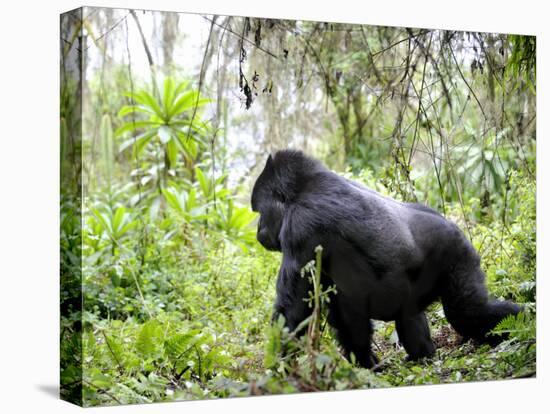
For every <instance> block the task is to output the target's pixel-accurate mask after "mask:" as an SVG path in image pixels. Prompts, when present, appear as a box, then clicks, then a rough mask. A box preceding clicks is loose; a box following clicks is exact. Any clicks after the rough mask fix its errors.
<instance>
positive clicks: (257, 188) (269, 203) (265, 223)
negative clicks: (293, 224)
mask: <svg viewBox="0 0 550 414" xmlns="http://www.w3.org/2000/svg"><path fill="white" fill-rule="evenodd" d="M279 187H280V185H279V180H278V177H277V173H276V171H275V162H274V161H273V158H272V157H271V155H270V156H269V157H268V158H267V162H266V163H265V167H264V170H263V171H262V173H261V174H260V176H259V177H258V179H257V180H256V183H255V184H254V189H253V190H252V210H253V211H257V212H258V213H260V219H259V221H258V233H257V238H258V241H259V242H260V243H261V245H262V246H264V247H265V248H266V249H267V250H274V251H281V241H280V238H279V233H280V232H281V226H282V224H283V216H284V212H285V198H284V196H283V193H282V191H281V188H279Z"/></svg>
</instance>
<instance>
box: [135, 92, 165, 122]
mask: <svg viewBox="0 0 550 414" xmlns="http://www.w3.org/2000/svg"><path fill="white" fill-rule="evenodd" d="M131 97H132V98H133V99H134V100H135V101H136V102H138V103H140V104H142V105H143V106H145V107H147V108H150V109H151V110H152V111H153V112H154V113H155V114H156V115H157V116H158V117H159V118H161V119H165V115H166V114H165V113H164V112H163V111H162V109H161V107H160V106H159V103H158V102H157V101H156V99H155V98H153V96H151V94H150V93H149V92H147V91H145V90H141V91H138V92H135V93H134V95H133V96H131Z"/></svg>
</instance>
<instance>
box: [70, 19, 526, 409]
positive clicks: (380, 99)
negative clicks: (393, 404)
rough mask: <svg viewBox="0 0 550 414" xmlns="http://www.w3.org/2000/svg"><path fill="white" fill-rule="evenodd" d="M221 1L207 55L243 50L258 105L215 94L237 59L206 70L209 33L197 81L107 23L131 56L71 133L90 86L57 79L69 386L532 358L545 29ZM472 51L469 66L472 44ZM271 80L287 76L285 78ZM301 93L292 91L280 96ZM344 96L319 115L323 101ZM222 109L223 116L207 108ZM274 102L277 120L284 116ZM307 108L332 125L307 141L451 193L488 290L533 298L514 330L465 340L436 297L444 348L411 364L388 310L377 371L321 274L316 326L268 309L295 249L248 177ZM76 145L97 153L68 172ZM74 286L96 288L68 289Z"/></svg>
mask: <svg viewBox="0 0 550 414" xmlns="http://www.w3.org/2000/svg"><path fill="white" fill-rule="evenodd" d="M113 13H114V12H113V11H104V12H103V13H97V14H95V15H94V17H93V18H92V17H90V21H89V22H88V26H86V30H88V34H89V35H90V36H91V37H93V33H91V31H92V30H93V28H94V27H96V26H97V27H100V26H102V25H104V24H105V21H102V20H101V19H104V20H107V21H115V22H116V21H119V20H118V19H116V18H115V17H116V16H115V15H113ZM130 16H131V17H133V18H134V20H135V22H136V24H137V25H139V19H138V17H137V15H136V14H134V13H128V14H127V15H126V16H125V20H124V23H122V29H121V30H122V35H124V34H125V35H126V36H128V33H129V32H128V24H129V22H128V21H127V20H129V19H130ZM198 17H199V18H200V16H198ZM94 19H95V20H94ZM209 19H210V17H209V18H208V19H205V22H204V24H205V25H206V26H207V27H210V36H213V37H214V39H213V40H211V39H210V36H209V37H208V43H207V44H206V46H204V47H205V48H206V50H207V52H208V49H209V47H213V46H211V45H214V44H217V45H219V46H218V47H220V48H223V49H222V50H224V51H226V57H225V58H226V59H231V58H232V56H238V60H239V66H238V74H239V77H238V78H239V86H238V89H239V91H240V93H242V94H243V100H245V101H246V102H245V104H246V105H245V106H243V107H239V104H238V103H237V105H234V106H235V108H233V109H232V110H231V111H232V112H231V111H230V110H229V109H228V107H229V106H231V105H232V103H231V101H230V100H229V99H227V98H226V97H225V95H224V93H225V92H224V91H223V89H218V90H217V93H218V96H217V97H216V96H215V94H214V93H213V92H210V93H208V94H207V93H206V92H204V91H201V87H202V84H203V83H204V82H208V81H212V82H213V83H215V80H214V79H218V88H222V86H220V84H221V85H224V84H227V82H228V81H227V79H226V77H225V76H226V75H225V73H226V72H227V73H230V74H231V73H232V70H235V68H232V67H230V66H227V67H225V68H223V67H220V66H218V67H217V68H213V69H212V70H211V71H210V72H208V70H207V69H205V67H204V66H205V61H207V59H206V58H207V57H208V56H209V59H212V55H213V53H214V52H212V51H211V50H210V52H209V53H206V52H205V59H203V60H202V64H201V70H200V72H201V73H200V75H199V77H197V78H194V77H191V76H189V75H187V74H188V73H189V72H190V69H189V68H179V69H178V68H177V67H176V68H172V69H170V70H168V72H169V73H166V74H164V75H161V74H159V73H157V71H156V70H152V72H151V75H152V76H151V79H149V80H143V79H140V78H139V76H135V75H133V74H132V69H131V68H132V67H131V55H130V47H129V46H128V43H126V45H125V46H124V41H122V42H120V41H119V42H118V43H117V42H116V41H114V44H115V46H116V47H119V48H121V49H122V50H125V49H124V48H125V47H126V48H127V50H128V56H127V59H128V62H117V61H116V59H114V58H112V59H103V60H102V65H103V66H102V69H99V70H97V71H92V72H93V73H92V76H91V77H89V80H88V81H87V82H86V87H87V89H86V95H85V96H84V97H83V106H84V107H86V108H88V110H85V112H84V116H83V118H82V119H81V122H82V137H81V142H80V141H78V139H75V136H76V135H75V133H74V131H75V130H76V129H78V128H80V122H74V117H75V114H74V113H71V112H70V108H72V107H74V105H75V104H74V97H75V96H76V95H77V92H76V91H77V85H76V84H72V83H71V82H69V81H68V80H67V81H66V82H64V85H63V87H64V93H62V102H61V104H62V114H61V115H62V128H61V130H62V137H61V139H62V155H61V157H62V160H63V162H65V163H66V164H64V167H63V165H62V170H63V172H64V173H65V174H66V177H63V178H62V180H65V181H62V182H63V183H64V186H62V188H63V190H62V211H61V215H62V220H61V225H62V229H61V251H62V263H61V271H62V275H61V277H62V313H63V317H62V332H61V355H62V372H61V377H62V378H61V380H62V383H63V385H64V386H63V390H62V392H64V393H66V395H65V397H67V398H69V399H71V398H72V399H76V400H79V399H80V398H81V399H82V401H83V403H84V404H85V405H88V406H93V405H100V404H105V405H110V404H119V403H139V402H152V401H165V400H178V399H196V398H210V397H212V398H216V397H227V396H243V395H257V394H267V393H288V392H300V391H316V390H343V389H353V388H365V387H388V386H400V385H413V384H437V383H445V382H460V381H472V380H476V381H477V380H488V379H501V378H520V377H530V376H534V375H535V366H536V344H535V314H536V309H535V299H536V285H535V274H536V220H535V211H536V197H535V194H536V193H535V190H536V180H535V175H536V168H535V136H534V134H535V131H534V126H533V125H534V122H533V119H534V112H533V110H534V107H533V105H534V97H535V86H534V85H535V66H534V65H535V63H534V62H535V59H534V56H535V50H534V42H531V40H530V39H531V38H528V37H523V36H511V37H507V36H503V35H489V34H465V33H460V32H445V31H426V33H425V34H422V33H413V32H412V31H411V30H405V29H395V28H367V27H365V28H361V27H359V26H349V25H348V26H346V25H332V24H331V25H328V24H316V23H308V22H305V23H304V22H302V23H300V24H298V23H295V22H285V21H269V20H265V19H237V18H233V20H231V18H229V19H227V20H225V21H224V22H223V23H220V22H219V20H217V19H216V18H214V19H213V20H209ZM209 21H212V22H216V21H217V22H216V24H214V23H212V24H209V23H208V22H209ZM124 25H126V31H124ZM229 25H233V26H229ZM241 26H242V27H241ZM224 27H225V29H228V27H234V29H235V30H237V29H236V28H239V33H241V31H242V35H240V36H233V37H229V35H228V37H225V38H224V33H225V32H224ZM262 28H263V29H264V31H263V32H262V31H261V29H262ZM215 29H217V30H216V31H215ZM428 33H431V34H428ZM400 36H401V37H403V39H405V40H401V41H399V39H401V37H400ZM123 38H124V36H123ZM396 38H397V40H396ZM106 39H108V37H106V38H105V39H101V40H97V41H96V42H95V45H96V47H97V52H96V53H98V54H99V55H100V56H101V55H102V56H103V57H105V54H106V53H107V54H108V53H109V44H108V43H102V42H106ZM167 39H170V37H167ZM243 39H251V40H248V42H247V43H245V42H243ZM281 39H282V40H281ZM214 40H216V41H217V42H214ZM167 42H168V41H167ZM172 42H173V40H172ZM224 42H225V43H224ZM276 42H283V46H284V47H283V46H282V47H281V48H282V49H283V50H285V51H286V54H287V55H288V56H287V57H286V58H285V59H287V66H285V67H282V66H281V65H279V63H276V64H275V63H274V65H275V67H276V69H273V68H269V67H268V66H267V63H266V61H270V59H273V58H272V57H271V56H269V54H266V53H264V52H261V51H262V50H263V49H266V50H271V49H272V46H273V45H274V44H276ZM323 42H324V43H323ZM365 42H367V43H366V44H368V46H369V47H368V48H366V47H365ZM318 43H321V44H318ZM342 45H343V46H342ZM247 46H250V47H249V48H248V47H247ZM111 47H113V48H114V46H112V45H111ZM169 47H172V48H173V47H174V46H173V44H172V45H170V43H168V44H165V45H164V48H165V49H166V48H169ZM474 48H475V52H471V53H472V54H471V56H473V59H471V60H470V62H469V64H470V67H469V68H468V67H466V63H465V59H466V58H465V56H466V55H467V52H465V50H466V49H474ZM67 50H68V49H67ZM374 50H378V52H374ZM243 51H244V53H243ZM246 51H248V52H249V53H248V54H247V52H246ZM254 51H255V53H256V55H255V54H254ZM258 51H260V52H258ZM258 53H259V54H258ZM468 53H470V52H468ZM457 55H458V56H457ZM468 56H470V55H468ZM218 59H219V57H218ZM277 62H279V61H277ZM396 62H399V66H398V68H399V70H397V71H396V70H395V66H396V65H397V63H396ZM247 65H249V66H250V69H249V70H250V71H252V72H254V74H255V75H258V74H257V73H256V71H258V72H260V71H261V70H262V68H264V67H265V68H267V69H265V70H266V73H267V72H269V76H270V78H269V81H267V82H266V86H265V89H264V90H263V92H261V91H260V92H256V93H255V94H254V90H255V89H258V91H259V90H260V89H261V87H260V86H259V85H260V81H258V79H257V78H256V76H252V75H251V74H247V72H246V71H247ZM264 65H265V66H264ZM222 66H223V65H222ZM387 66H392V67H394V69H392V70H385V69H386V67H387ZM428 66H429V67H428ZM165 67H166V68H168V67H169V65H168V64H167V62H165ZM427 67H428V68H427ZM285 68H286V69H285ZM297 68H302V69H300V70H299V71H298V70H297ZM483 68H485V69H483ZM321 69H322V70H321ZM467 70H468V71H469V72H466V71H467ZM484 70H485V72H484ZM219 72H223V74H222V75H220V73H219ZM303 72H307V73H308V74H307V76H309V78H308V79H305V77H306V75H305V74H304V73H303ZM359 72H361V73H362V74H364V73H368V77H365V76H363V75H361V74H360V73H359ZM262 75H263V74H262ZM220 76H223V80H222V81H221V82H220V81H219V77H220ZM285 79H287V82H286V83H285ZM304 79H305V81H304ZM304 82H305V83H304ZM307 82H311V83H312V85H311V86H310V87H307V86H305V85H306V83H307ZM256 83H257V84H258V86H256V85H255V84H256ZM428 83H429V85H430V87H428ZM315 85H324V86H323V87H322V88H321V89H317V92H318V93H320V94H321V95H322V97H321V99H319V97H317V96H316V95H315V94H316V92H315ZM369 85H370V86H369ZM235 88H237V86H235ZM271 88H275V89H276V88H280V89H279V90H280V91H283V92H285V93H283V94H279V95H278V94H276V93H273V94H271ZM369 88H370V89H369ZM373 88H374V89H373ZM291 90H294V91H295V92H296V94H295V95H292V94H290V95H288V94H287V93H286V92H287V91H291ZM369 90H372V92H371V93H370V94H369ZM423 91H424V92H423ZM206 95H208V99H207V98H206ZM390 95H391V97H390ZM394 95H395V96H394ZM398 95H399V98H397V96H398ZM436 95H437V97H436ZM270 96H271V99H270V98H269V97H270ZM276 96H279V97H280V98H279V100H276V99H275V97H276ZM293 99H294V100H293ZM308 100H309V101H310V102H311V105H312V106H315V109H314V110H308V109H304V112H305V114H301V115H300V114H296V118H294V119H292V118H291V114H289V113H288V108H285V109H284V110H281V108H282V106H285V105H287V106H288V107H294V108H300V105H303V102H306V101H308ZM285 102H286V103H285ZM329 102H331V106H330V109H329V110H327V113H326V115H319V113H320V112H319V111H322V108H324V107H325V105H327V107H328V104H329ZM233 104H234V103H233ZM270 105H271V107H269V106H270ZM255 106H261V107H262V111H264V112H266V113H268V115H266V116H265V117H262V116H260V119H261V120H258V119H252V118H253V117H252V115H250V113H251V112H247V109H246V108H250V111H253V110H254V109H255ZM211 107H215V108H216V109H215V116H214V117H209V115H208V114H207V110H208V108H211ZM63 108H65V110H63ZM256 109H257V108H256ZM277 111H279V112H277ZM241 112H242V113H241ZM297 112H300V111H299V110H297ZM277 113H279V114H280V117H281V119H280V120H279V121H273V117H274V116H275V114H277ZM314 113H316V114H317V116H318V117H319V118H318V120H316V121H313V122H311V123H313V124H315V129H316V130H317V131H320V134H319V135H315V138H314V139H312V142H314V144H311V143H310V144H307V145H306V147H307V149H308V150H309V151H310V152H312V153H313V154H314V155H317V156H318V157H321V158H322V159H323V160H324V161H325V162H327V163H328V164H329V165H330V166H332V167H333V168H334V169H335V170H337V171H339V172H340V173H343V174H347V175H348V176H349V177H350V178H352V179H355V180H358V181H361V182H363V183H365V184H366V185H368V186H369V187H371V188H373V189H376V190H377V191H380V192H382V193H384V194H387V195H390V196H392V197H395V198H397V199H401V200H405V201H411V200H416V201H418V202H422V203H426V204H428V205H431V206H432V207H434V208H437V209H439V210H440V211H441V212H442V213H443V214H444V215H445V216H446V217H448V218H449V219H451V220H453V221H455V222H457V223H458V224H459V226H461V227H462V229H463V230H464V231H465V233H466V234H467V236H468V237H469V238H470V239H471V241H472V242H473V244H474V246H475V247H476V249H477V250H478V251H479V253H480V255H481V257H482V268H483V270H484V271H485V272H486V274H487V282H488V285H489V289H490V291H491V293H492V294H493V295H495V296H497V297H499V298H505V299H512V300H514V301H516V302H518V303H522V304H524V306H525V312H524V313H522V314H520V315H519V316H518V317H516V318H508V319H506V320H504V321H502V322H501V323H500V324H499V326H497V328H496V329H495V332H500V333H506V334H507V335H508V337H507V339H506V340H504V341H503V342H502V343H501V344H500V345H498V346H497V347H495V348H490V347H488V346H479V345H477V344H474V343H472V342H471V341H466V342H464V341H462V340H461V338H459V337H458V336H457V334H456V333H455V332H454V331H453V330H452V329H451V328H450V326H449V325H448V323H447V322H446V320H445V318H444V315H443V311H442V308H441V306H440V305H439V304H434V305H433V306H432V307H431V308H430V309H429V312H428V316H429V320H430V324H431V327H432V331H433V337H434V341H435V342H436V344H437V347H438V350H437V354H436V356H435V357H434V358H433V359H431V360H426V361H421V362H405V352H404V350H403V349H402V347H401V346H400V344H399V343H398V338H397V335H396V333H395V331H394V326H393V324H392V323H382V322H375V335H374V344H375V348H374V351H375V353H376V354H377V356H378V357H379V359H380V364H379V366H378V367H377V369H376V370H372V371H371V370H366V369H362V368H359V367H358V366H356V365H355V364H353V363H352V362H349V361H347V360H346V359H345V358H344V357H343V356H342V355H341V353H340V351H339V349H338V346H337V343H336V341H335V340H334V338H333V333H332V332H331V330H330V328H329V327H328V326H327V325H326V321H325V315H324V312H323V304H324V301H325V300H326V299H327V295H326V292H327V290H330V289H332V287H330V286H319V285H318V283H314V286H315V287H316V289H315V291H314V292H311V298H310V300H311V306H312V307H313V308H314V309H315V312H314V317H313V318H312V319H311V320H308V321H307V322H306V323H309V324H310V326H309V330H308V335H306V336H305V337H303V338H301V339H296V338H294V337H293V334H292V333H291V332H288V331H287V330H285V329H283V328H282V326H283V325H282V321H277V322H276V323H275V324H273V325H270V323H269V322H270V318H271V312H272V303H273V300H274V286H275V279H276V275H277V271H278V266H279V262H280V257H279V254H277V253H270V252H267V251H265V250H264V249H263V248H262V247H261V246H260V245H259V244H258V243H257V242H256V240H255V219H256V215H255V214H254V213H253V212H251V211H250V207H249V194H250V184H251V182H252V180H253V179H254V176H255V175H256V173H257V171H258V168H261V161H263V159H264V158H265V155H266V153H267V152H268V151H269V150H270V149H272V148H277V147H282V146H286V145H291V146H297V145H298V144H299V143H300V142H299V141H294V140H292V138H291V137H288V138H287V141H284V142H281V141H277V140H280V139H281V130H282V129H284V128H286V123H289V122H290V121H291V120H293V121H294V125H301V123H303V119H302V118H300V117H301V116H309V117H310V121H311V116H312V114H314ZM231 114H233V116H232V117H230V115H231ZM530 116H533V119H527V118H528V117H530ZM262 120H263V121H262ZM322 120H325V121H322ZM261 122H265V124H266V125H267V126H266V129H265V133H266V136H265V137H264V138H263V140H261V141H256V142H255V143H254V145H252V143H251V142H248V143H245V144H244V146H242V145H241V146H239V145H233V144H230V143H229V141H230V139H231V135H230V133H229V132H230V127H232V128H233V127H235V128H241V130H245V129H246V128H249V127H251V128H252V129H254V128H257V127H258V124H261ZM323 122H324V123H323ZM407 125H408V126H407ZM299 128H300V127H299ZM304 131H306V129H302V133H304ZM311 131H313V127H312V129H311ZM269 133H272V134H273V135H272V136H271V137H268V136H267V134H269ZM254 136H255V135H254ZM383 137H389V139H388V138H383ZM273 140H275V141H273ZM247 145H249V146H251V149H250V151H248V150H247V149H246V146H247ZM298 146H299V145H298ZM80 151H82V157H83V169H82V170H77V171H73V170H72V168H73V167H72V166H74V164H75V161H78V159H77V158H75V154H76V153H79V152H80ZM248 152H250V153H252V155H253V156H252V163H251V162H250V157H249V154H248ZM232 164H233V165H234V166H236V170H238V169H239V168H241V167H242V166H243V165H244V170H245V173H244V174H240V175H238V176H236V177H235V176H231V174H232V171H231V168H230V167H231V165H232ZM77 175H78V176H81V182H80V180H78V179H76V180H75V179H74V177H75V176H77ZM80 214H81V215H82V221H80V220H79V217H80ZM318 265H319V264H318V263H317V266H318ZM317 274H318V270H317V269H316V265H315V263H313V264H311V265H310V266H309V267H308V268H307V269H305V270H304V275H303V277H311V278H312V280H313V281H316V280H317V282H318V279H316V275H317ZM80 283H81V284H82V286H80ZM80 289H81V290H80ZM80 295H82V303H81V304H80V303H78V301H76V300H75V298H79V297H80ZM283 348H284V349H286V350H287V353H286V354H285V356H284V357H283V356H282V355H283V354H282V349H283ZM80 364H82V369H80V367H79V366H80ZM80 384H82V385H83V391H82V392H83V394H82V395H80V394H79V392H80V391H79V388H78V387H79V386H80ZM71 393H72V394H73V395H69V394H71Z"/></svg>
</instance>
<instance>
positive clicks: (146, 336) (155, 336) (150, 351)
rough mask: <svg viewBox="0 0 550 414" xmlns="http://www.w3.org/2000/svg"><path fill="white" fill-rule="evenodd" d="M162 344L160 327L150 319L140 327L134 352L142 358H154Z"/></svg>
mask: <svg viewBox="0 0 550 414" xmlns="http://www.w3.org/2000/svg"><path fill="white" fill-rule="evenodd" d="M161 344H162V326H161V325H160V323H159V322H157V321H156V320H154V319H152V320H150V321H148V322H145V324H143V326H142V327H141V330H140V332H139V334H138V337H137V340H136V351H137V352H138V353H139V354H140V355H141V356H142V357H144V358H152V357H154V356H155V355H156V354H157V353H158V351H159V350H160V345H161Z"/></svg>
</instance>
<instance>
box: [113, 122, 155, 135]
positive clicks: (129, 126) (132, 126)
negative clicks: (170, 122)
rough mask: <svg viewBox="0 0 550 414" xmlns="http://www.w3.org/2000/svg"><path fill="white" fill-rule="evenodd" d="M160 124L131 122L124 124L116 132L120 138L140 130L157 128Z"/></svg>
mask: <svg viewBox="0 0 550 414" xmlns="http://www.w3.org/2000/svg"><path fill="white" fill-rule="evenodd" d="M159 125H160V124H159V123H158V122H157V121H135V122H133V121H131V122H127V123H125V124H123V125H122V126H120V127H119V128H118V129H117V130H116V131H115V136H116V137H120V136H121V135H123V134H124V133H126V132H129V131H135V130H136V129H139V128H152V127H153V128H157V127H158V126H159Z"/></svg>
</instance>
